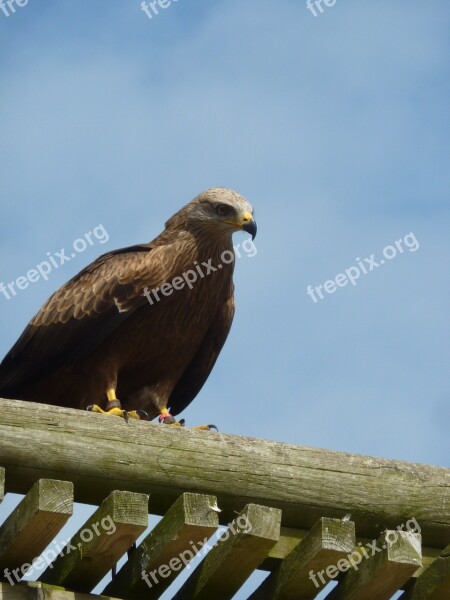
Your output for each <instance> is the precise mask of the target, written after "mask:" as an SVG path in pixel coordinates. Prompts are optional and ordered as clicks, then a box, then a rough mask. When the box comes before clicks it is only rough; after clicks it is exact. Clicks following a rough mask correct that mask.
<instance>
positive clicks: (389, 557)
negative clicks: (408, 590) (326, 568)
mask: <svg viewBox="0 0 450 600" xmlns="http://www.w3.org/2000/svg"><path fill="white" fill-rule="evenodd" d="M420 543H421V540H420V535H419V534H417V533H409V532H404V531H385V532H383V533H382V535H381V536H380V537H379V538H378V540H377V541H376V543H375V545H374V546H373V550H372V551H371V552H370V553H368V556H369V558H363V557H361V555H359V557H360V558H361V562H360V563H359V564H356V560H355V561H354V564H355V565H356V566H355V567H353V566H352V567H350V569H349V570H347V571H346V574H345V575H344V577H343V578H342V580H341V581H340V582H339V583H338V585H337V586H336V587H335V588H334V589H333V590H332V591H331V593H330V594H328V596H327V597H326V600H386V598H390V597H391V596H392V595H393V594H394V593H395V592H397V591H398V590H399V589H401V588H402V586H403V585H404V584H405V583H406V582H407V581H408V579H409V578H410V577H411V575H412V574H413V573H414V571H415V570H416V569H417V567H418V566H420V565H421V558H422V557H421V550H420Z"/></svg>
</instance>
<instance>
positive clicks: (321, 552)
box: [249, 518, 355, 600]
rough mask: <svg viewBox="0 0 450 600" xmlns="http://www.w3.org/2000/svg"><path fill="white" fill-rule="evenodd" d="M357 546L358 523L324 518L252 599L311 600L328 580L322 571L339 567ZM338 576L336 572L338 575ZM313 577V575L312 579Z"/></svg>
mask: <svg viewBox="0 0 450 600" xmlns="http://www.w3.org/2000/svg"><path fill="white" fill-rule="evenodd" d="M354 547H355V524H354V523H353V522H352V521H349V520H341V519H329V518H322V519H319V521H318V522H317V523H316V524H315V525H314V527H313V528H312V529H311V531H310V532H309V533H308V535H307V536H306V537H305V538H304V539H303V540H302V541H301V542H300V544H298V546H296V547H295V548H294V549H293V550H292V552H291V553H290V554H289V555H288V556H287V558H286V559H285V560H283V562H282V563H281V565H280V566H279V568H278V569H277V570H276V571H274V572H273V573H271V574H270V575H269V577H267V579H265V580H264V581H263V583H262V584H261V585H260V587H259V588H258V589H257V590H256V591H255V592H254V593H253V594H252V595H251V596H250V598H249V600H309V599H312V598H315V597H316V596H317V594H318V593H319V592H320V590H321V589H322V588H323V587H325V585H326V583H327V581H326V580H325V579H324V578H323V579H320V577H318V576H317V573H318V572H325V573H326V569H327V568H330V565H331V567H333V565H336V564H337V563H338V561H339V560H340V559H344V558H345V557H346V556H348V555H349V554H350V553H351V552H352V550H353V548H354ZM337 573H338V571H337V569H336V574H337ZM311 574H312V576H311Z"/></svg>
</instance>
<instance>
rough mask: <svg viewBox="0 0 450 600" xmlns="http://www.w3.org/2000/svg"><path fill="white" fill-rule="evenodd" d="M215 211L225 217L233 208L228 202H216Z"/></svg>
mask: <svg viewBox="0 0 450 600" xmlns="http://www.w3.org/2000/svg"><path fill="white" fill-rule="evenodd" d="M215 208H216V213H217V214H218V215H219V216H220V217H226V216H227V215H231V214H232V213H233V208H232V207H231V206H229V205H228V204H216V207H215Z"/></svg>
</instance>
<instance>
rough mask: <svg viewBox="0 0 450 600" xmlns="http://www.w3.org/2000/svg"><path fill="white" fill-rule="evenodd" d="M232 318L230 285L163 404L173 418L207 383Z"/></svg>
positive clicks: (232, 303)
mask: <svg viewBox="0 0 450 600" xmlns="http://www.w3.org/2000/svg"><path fill="white" fill-rule="evenodd" d="M231 285H232V284H231ZM233 317H234V296H233V285H232V287H231V294H230V295H227V299H226V300H225V301H224V302H223V304H222V305H221V306H220V308H219V310H218V311H217V315H216V317H215V319H214V321H213V323H212V325H211V327H210V328H209V329H208V331H207V332H206V335H205V337H204V339H203V342H202V344H201V345H200V347H199V348H198V350H197V352H196V353H195V355H194V357H193V358H192V360H191V362H190V363H189V365H188V366H187V367H186V370H185V371H184V373H183V375H182V376H181V377H180V379H179V380H178V382H177V384H176V385H175V387H174V389H173V391H172V394H171V395H170V398H169V401H168V403H167V404H168V406H169V407H170V411H171V413H172V414H173V415H177V414H178V413H180V412H181V411H182V410H184V409H185V408H186V406H187V405H188V404H189V403H190V402H191V401H192V400H193V399H194V398H195V396H196V395H197V394H198V393H199V391H200V390H201V388H202V387H203V384H204V383H205V382H206V380H207V379H208V376H209V374H210V373H211V370H212V368H213V367H214V364H215V362H216V360H217V357H218V356H219V354H220V351H221V350H222V347H223V345H224V343H225V340H226V339H227V336H228V333H229V331H230V327H231V323H232V322H233Z"/></svg>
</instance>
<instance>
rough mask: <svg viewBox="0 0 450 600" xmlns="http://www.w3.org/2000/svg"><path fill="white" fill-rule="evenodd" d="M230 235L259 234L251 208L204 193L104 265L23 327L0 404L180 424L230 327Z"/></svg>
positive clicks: (2, 378) (1, 376) (233, 197)
mask: <svg viewBox="0 0 450 600" xmlns="http://www.w3.org/2000/svg"><path fill="white" fill-rule="evenodd" d="M237 230H244V231H247V232H248V233H250V234H251V235H252V239H253V238H254V236H255V235H256V223H255V221H254V218H253V209H252V207H251V206H250V204H249V203H248V202H247V200H245V198H243V197H242V196H240V195H239V194H237V193H236V192H234V191H232V190H230V189H227V188H212V189H209V190H206V191H205V192H203V193H202V194H200V195H199V196H197V197H196V198H194V200H192V202H190V203H189V204H187V205H186V206H184V207H183V208H182V209H181V210H179V211H178V212H177V213H176V214H175V215H173V216H172V217H171V218H170V219H169V220H168V221H167V223H166V226H165V229H164V231H163V232H162V233H161V234H160V235H159V236H158V237H156V238H155V239H154V240H153V241H152V242H150V243H148V244H139V245H136V246H131V247H128V248H122V249H120V250H115V251H113V252H109V253H107V254H104V255H103V256H100V257H99V258H98V259H97V260H95V261H94V262H93V263H91V264H90V265H89V266H87V267H86V268H85V269H83V270H82V271H81V272H80V273H78V275H76V276H75V277H73V278H72V279H71V280H70V281H69V282H67V283H66V284H65V285H63V286H62V287H61V288H59V290H57V291H56V292H55V293H54V294H53V295H52V296H51V297H50V298H49V299H48V300H47V302H46V303H45V304H44V305H43V306H42V308H41V309H40V310H39V312H38V313H37V314H36V316H35V317H33V319H32V320H31V321H30V323H29V324H28V326H27V327H26V328H25V330H24V332H23V333H22V335H21V336H20V338H19V340H18V341H17V342H16V344H15V345H14V346H13V348H12V349H11V350H10V351H9V352H8V354H7V355H6V357H5V358H4V360H3V362H2V363H1V365H0V396H2V397H4V398H17V399H22V400H29V401H34V402H41V403H46V404H56V405H59V406H70V407H74V408H82V409H83V408H89V409H91V410H94V411H95V412H105V413H108V414H114V415H119V416H123V417H125V418H128V416H131V417H133V418H150V419H153V418H154V417H156V416H158V415H159V416H160V420H161V421H163V422H165V423H177V422H176V421H175V419H174V418H173V417H172V415H177V414H178V413H180V412H181V411H182V410H183V409H184V408H186V406H187V405H188V404H189V403H190V402H191V401H192V400H193V399H194V398H195V396H196V395H197V394H198V392H199V391H200V389H201V388H202V386H203V384H204V383H205V381H206V379H207V378H208V376H209V374H210V372H211V370H212V368H213V366H214V364H215V362H216V360H217V357H218V355H219V353H220V351H221V349H222V346H223V345H224V343H225V340H226V338H227V335H228V332H229V330H230V327H231V323H232V320H233V315H234V295H233V293H234V286H233V270H234V251H233V244H232V234H233V232H234V231H237ZM119 399H120V400H119Z"/></svg>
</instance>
